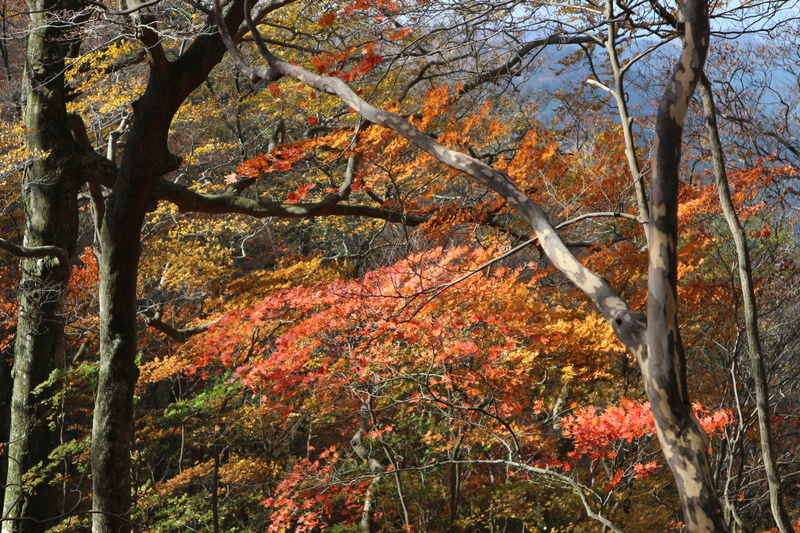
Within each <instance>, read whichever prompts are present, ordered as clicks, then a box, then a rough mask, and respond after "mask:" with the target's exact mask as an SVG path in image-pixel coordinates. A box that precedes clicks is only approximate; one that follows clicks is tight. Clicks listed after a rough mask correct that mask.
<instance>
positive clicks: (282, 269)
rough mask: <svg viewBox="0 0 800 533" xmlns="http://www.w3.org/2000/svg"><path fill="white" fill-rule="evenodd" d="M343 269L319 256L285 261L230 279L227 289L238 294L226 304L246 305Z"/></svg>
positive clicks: (241, 306) (336, 274) (339, 274)
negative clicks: (270, 267) (269, 268)
mask: <svg viewBox="0 0 800 533" xmlns="http://www.w3.org/2000/svg"><path fill="white" fill-rule="evenodd" d="M343 273H344V271H343V270H342V268H341V267H339V266H338V264H337V263H335V262H325V263H323V261H322V259H321V258H318V257H317V258H313V259H308V260H296V261H287V262H286V263H283V264H282V265H280V266H279V267H278V268H276V269H275V270H262V271H259V272H254V273H252V274H248V275H246V276H243V277H241V278H239V279H237V280H236V281H234V282H232V283H230V284H229V285H228V287H227V290H228V292H229V293H230V294H235V295H237V297H236V298H235V299H231V300H230V301H229V303H228V304H227V305H228V306H229V307H230V308H244V307H249V306H252V305H254V304H256V303H257V302H259V301H261V300H262V299H264V298H265V297H267V296H268V295H269V294H271V293H273V292H275V291H277V290H280V289H288V288H290V287H300V286H302V287H307V286H310V285H313V284H314V283H317V282H320V281H325V280H330V279H336V278H338V277H340V276H341V275H342V274H343Z"/></svg>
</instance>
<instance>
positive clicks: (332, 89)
mask: <svg viewBox="0 0 800 533" xmlns="http://www.w3.org/2000/svg"><path fill="white" fill-rule="evenodd" d="M214 15H215V18H216V20H217V25H218V27H219V30H220V36H221V37H222V40H223V42H224V44H225V46H226V47H227V48H228V52H229V53H230V54H231V56H232V58H233V59H234V62H235V64H236V66H237V68H239V69H240V71H241V72H242V74H244V75H245V76H247V77H248V78H250V79H252V80H258V79H264V78H267V77H270V78H271V79H277V78H279V77H281V76H288V77H290V78H293V79H295V80H297V81H299V82H301V83H303V84H305V85H307V86H309V87H313V88H314V89H317V90H318V91H320V92H323V93H327V94H332V95H336V96H338V97H339V98H340V99H341V100H342V101H343V102H344V103H346V104H347V105H348V106H350V107H351V108H352V109H353V110H354V111H355V112H356V113H358V114H359V115H361V116H362V117H363V118H365V119H366V120H368V121H370V122H372V123H374V124H378V125H380V126H383V127H385V128H388V129H391V130H393V131H395V132H397V133H399V134H400V135H402V136H403V137H405V138H406V139H407V140H409V141H410V142H411V143H413V144H414V145H416V146H417V147H418V148H420V149H421V150H423V151H424V152H426V153H428V154H429V155H431V156H433V157H434V158H435V159H436V160H438V161H439V162H441V163H443V164H445V165H447V166H449V167H451V168H453V169H455V170H459V171H461V172H463V173H465V174H467V175H468V176H470V177H471V178H472V179H474V180H476V181H478V182H480V183H482V184H484V185H486V186H487V187H489V188H490V189H492V190H493V191H495V192H496V193H497V194H499V195H500V196H501V197H502V198H503V199H504V200H506V201H507V202H508V203H509V205H510V206H511V207H512V208H514V209H515V210H516V211H517V212H519V213H520V214H522V215H523V216H524V217H525V218H527V220H528V222H529V223H530V225H531V227H532V228H533V230H534V232H535V233H536V236H537V237H538V239H539V242H540V243H541V245H542V248H543V249H544V251H545V253H546V254H547V256H548V258H549V259H550V260H551V261H552V262H553V264H554V265H555V266H556V268H558V269H559V270H560V271H561V272H562V273H563V274H564V275H566V276H567V278H569V280H570V281H571V282H572V283H573V284H575V285H576V286H577V287H578V288H579V289H581V290H582V291H583V292H585V293H586V294H587V295H588V296H589V297H590V298H591V299H592V301H593V302H594V303H595V305H596V306H597V307H598V308H599V309H600V311H601V312H602V313H603V315H604V316H605V317H606V319H607V320H608V321H609V322H610V323H611V325H612V327H613V328H614V331H615V333H616V334H617V337H618V338H619V339H620V340H621V341H622V342H623V343H624V344H625V345H626V346H627V347H628V349H629V350H631V352H633V353H634V354H643V353H644V352H645V339H644V333H645V324H646V319H645V317H644V315H642V314H641V313H636V312H634V311H632V310H631V309H630V307H629V306H628V304H627V302H625V301H624V300H623V299H622V298H621V297H620V296H619V295H618V294H617V293H616V292H615V291H614V289H613V288H612V287H611V285H610V284H609V283H608V281H607V280H606V279H605V278H603V277H601V276H598V275H597V274H595V273H594V272H592V271H591V270H589V269H588V268H586V267H585V266H584V265H583V264H582V263H581V262H580V261H578V260H577V259H576V258H575V256H574V255H573V254H572V252H571V251H570V250H569V248H567V246H566V245H565V244H564V242H563V241H562V240H561V238H560V237H559V236H558V233H556V230H555V228H554V227H553V225H552V223H551V222H550V220H549V218H548V216H547V214H546V213H545V212H544V210H542V208H541V207H539V205H538V204H536V203H535V202H533V201H532V200H531V199H530V198H528V197H527V196H526V195H525V193H523V192H522V191H521V190H520V189H519V188H518V187H517V186H516V185H515V184H514V182H513V181H512V180H511V178H510V177H509V176H508V174H506V173H505V172H502V171H498V170H495V169H493V168H492V167H490V166H489V165H486V164H485V163H483V162H481V161H478V160H476V159H474V158H472V157H470V156H468V155H465V154H462V153H460V152H457V151H455V150H451V149H449V148H447V147H446V146H444V145H442V144H440V143H438V142H437V141H435V140H434V139H432V138H431V137H430V136H429V135H427V134H425V133H423V132H422V131H420V130H419V129H418V128H416V127H415V126H413V125H412V124H411V123H409V122H408V121H406V120H404V119H403V118H402V117H401V116H400V115H398V114H396V113H391V112H389V111H385V110H381V109H377V108H376V107H374V106H372V105H370V104H369V103H367V102H366V101H364V100H363V99H361V98H360V97H359V96H358V95H357V94H356V93H355V92H354V91H353V90H352V89H350V87H348V85H347V84H346V83H345V82H344V81H342V80H341V79H339V78H332V77H327V76H320V75H317V74H314V73H312V72H310V71H308V70H306V69H304V68H303V67H301V66H299V65H293V64H290V63H287V62H285V61H282V60H280V59H278V58H277V57H275V56H274V55H272V53H271V52H270V51H269V49H268V48H267V46H266V45H265V44H264V41H263V40H262V39H261V37H260V35H259V34H258V30H257V28H256V27H255V24H253V23H252V19H250V17H249V13H248V12H247V11H246V12H245V21H246V22H247V23H248V27H249V29H250V32H251V33H252V35H253V39H254V40H255V41H256V44H257V45H258V47H259V51H260V52H261V54H262V56H264V58H265V59H266V60H267V63H268V66H267V67H253V66H250V65H249V64H248V63H247V61H246V60H245V59H244V57H243V56H242V54H241V52H240V51H239V49H238V47H237V46H236V44H235V43H234V41H233V39H232V38H231V36H230V34H229V33H228V31H227V28H225V27H224V23H223V20H222V13H221V7H220V4H219V0H215V1H214Z"/></svg>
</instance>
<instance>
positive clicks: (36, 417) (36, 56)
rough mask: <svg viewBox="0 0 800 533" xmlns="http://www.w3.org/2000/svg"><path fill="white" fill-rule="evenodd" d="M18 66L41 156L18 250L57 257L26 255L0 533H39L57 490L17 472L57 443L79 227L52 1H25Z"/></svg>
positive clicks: (61, 30)
mask: <svg viewBox="0 0 800 533" xmlns="http://www.w3.org/2000/svg"><path fill="white" fill-rule="evenodd" d="M28 5H29V7H30V10H31V12H30V17H31V21H30V26H29V34H28V41H27V50H26V65H25V79H24V91H25V97H26V99H25V112H24V121H25V126H26V128H27V131H28V133H27V144H28V147H29V149H30V150H32V151H34V152H36V153H39V154H41V155H40V156H39V157H37V158H36V159H35V160H34V162H33V163H32V164H31V165H30V167H29V168H28V169H27V170H26V172H25V176H24V179H23V201H24V204H25V217H26V218H25V241H24V245H25V246H26V247H40V246H56V247H59V248H61V249H62V250H64V251H65V253H64V254H63V255H62V256H61V257H60V258H57V257H54V256H43V257H32V258H27V259H24V260H23V262H22V279H21V284H20V287H19V317H18V322H17V335H16V341H15V346H14V363H13V369H12V376H13V391H12V399H11V413H10V414H11V419H10V431H9V447H8V458H9V459H8V472H7V477H6V483H5V485H6V486H5V494H4V504H3V515H4V518H5V520H4V521H3V524H2V531H3V533H10V532H38V531H44V530H46V529H48V528H50V527H52V526H54V525H55V523H54V522H53V518H54V517H55V516H56V515H57V514H58V500H59V498H58V495H59V490H58V486H57V485H56V484H53V483H50V482H49V481H51V480H44V481H43V482H39V483H37V484H31V483H29V482H28V481H26V480H25V478H24V476H25V474H30V473H31V470H32V469H36V468H39V467H41V466H44V465H45V464H46V463H47V461H48V456H49V454H50V453H51V452H52V451H53V449H54V448H55V447H56V445H57V444H58V429H57V425H56V424H55V421H56V420H55V419H56V418H57V416H58V413H56V412H53V411H52V409H51V407H50V406H49V404H47V403H46V402H45V400H47V399H48V397H49V396H50V395H51V394H52V393H53V392H54V390H55V388H56V387H57V383H53V384H52V385H48V386H46V387H43V388H42V389H41V390H40V391H39V392H38V393H37V394H35V395H34V394H33V390H34V389H36V388H37V387H39V386H40V385H41V384H43V383H45V382H46V381H47V380H48V378H49V377H50V374H51V372H52V371H53V370H54V369H56V368H61V367H63V364H64V316H63V309H64V301H65V295H66V284H67V281H68V280H69V275H70V260H69V257H70V256H72V254H73V253H74V251H75V243H76V239H77V227H78V207H77V192H78V188H79V187H80V179H79V176H80V169H79V160H78V158H77V157H75V147H76V143H75V142H74V141H73V140H72V135H71V133H70V128H69V122H68V120H67V114H66V109H65V105H64V79H63V72H64V58H65V57H67V56H68V55H69V54H70V53H71V52H72V51H74V49H75V47H76V45H77V44H79V43H77V42H76V41H74V40H73V39H74V37H73V36H69V35H68V34H67V33H66V29H68V28H66V27H65V26H64V25H58V24H52V19H53V16H54V14H55V13H56V12H57V10H59V9H64V8H68V7H71V8H74V7H75V6H67V5H66V4H65V3H64V2H56V1H53V0H30V1H29V2H28Z"/></svg>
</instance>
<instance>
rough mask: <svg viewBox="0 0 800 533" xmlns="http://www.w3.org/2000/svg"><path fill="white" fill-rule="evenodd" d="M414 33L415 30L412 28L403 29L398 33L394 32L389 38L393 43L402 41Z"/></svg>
mask: <svg viewBox="0 0 800 533" xmlns="http://www.w3.org/2000/svg"><path fill="white" fill-rule="evenodd" d="M412 31H413V30H412V29H411V28H401V29H399V30H397V31H396V32H394V33H393V34H391V35H390V36H389V39H391V40H393V41H399V40H400V39H403V38H405V37H407V36H408V35H410V34H411V32H412Z"/></svg>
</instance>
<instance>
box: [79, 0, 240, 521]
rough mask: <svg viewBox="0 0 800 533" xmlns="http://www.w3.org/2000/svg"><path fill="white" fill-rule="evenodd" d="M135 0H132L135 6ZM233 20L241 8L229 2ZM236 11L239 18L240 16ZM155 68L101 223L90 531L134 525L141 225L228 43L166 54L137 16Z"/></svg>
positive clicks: (205, 40)
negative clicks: (192, 103) (173, 134)
mask: <svg viewBox="0 0 800 533" xmlns="http://www.w3.org/2000/svg"><path fill="white" fill-rule="evenodd" d="M137 5H138V3H137V2H129V3H128V6H129V7H130V8H133V7H136V6H137ZM230 13H231V17H232V18H233V19H235V20H233V21H232V24H235V25H238V23H239V22H240V21H241V18H242V16H243V14H242V7H241V3H239V2H234V3H232V5H231V7H230ZM237 17H238V18H237ZM134 22H135V23H136V24H137V26H138V27H139V35H140V39H141V41H142V44H143V45H144V47H145V49H146V51H147V56H148V63H149V65H150V76H149V79H148V84H147V89H146V90H145V92H144V94H143V95H142V96H141V97H140V98H139V99H138V100H137V101H136V102H134V104H133V123H132V124H131V128H130V130H129V132H128V138H127V142H126V145H125V150H124V152H123V154H122V161H121V163H120V170H119V174H118V176H117V180H116V183H115V185H114V189H113V191H112V192H111V195H110V196H109V198H108V201H107V203H106V208H105V217H104V218H103V222H102V228H101V230H100V246H101V252H100V373H99V376H98V384H97V399H96V402H95V410H94V421H93V426H92V449H91V458H92V484H93V492H94V500H93V507H92V509H93V511H94V514H93V515H92V531H93V532H94V533H120V532H127V531H131V526H132V523H131V522H130V519H129V517H130V511H131V504H132V502H131V476H130V466H131V461H130V447H131V439H132V433H133V425H132V421H133V393H134V387H135V386H136V380H137V378H138V368H137V367H136V354H137V347H136V282H137V276H138V266H139V259H140V256H141V244H140V238H141V229H142V224H143V222H144V217H145V215H146V213H147V211H148V209H152V208H153V207H155V205H154V202H153V200H152V193H153V190H154V189H155V186H156V183H157V182H158V180H159V179H160V178H161V177H162V176H163V175H164V174H167V173H168V172H171V171H173V170H176V169H177V168H178V164H179V160H178V158H177V157H175V156H174V155H172V154H171V153H170V151H169V148H168V146H167V141H168V137H169V127H170V124H171V122H172V118H173V116H174V115H175V113H176V112H177V110H178V108H179V107H180V105H181V104H182V103H183V101H184V100H185V99H186V97H187V96H189V94H190V93H191V92H192V91H194V89H196V88H197V87H198V86H199V85H200V84H201V83H202V82H203V80H205V78H206V77H207V76H208V74H209V72H210V71H211V69H212V68H213V67H214V66H215V65H216V64H217V63H219V61H220V60H221V59H222V56H223V53H224V50H225V48H224V46H223V45H222V42H221V41H220V40H219V36H218V35H217V34H215V33H212V32H206V33H203V34H201V35H200V36H199V37H197V39H196V40H195V42H194V43H193V44H192V45H191V46H189V47H188V49H187V50H186V51H185V52H184V53H183V55H181V56H180V57H179V58H178V59H176V60H174V61H169V60H167V58H166V56H165V54H164V50H163V48H162V46H161V42H160V37H159V36H158V34H157V32H156V31H154V28H155V27H156V22H155V21H154V20H153V19H152V17H149V16H148V15H147V14H146V12H144V11H140V12H138V14H137V15H135V16H134Z"/></svg>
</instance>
